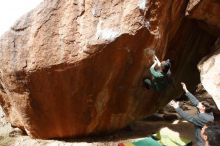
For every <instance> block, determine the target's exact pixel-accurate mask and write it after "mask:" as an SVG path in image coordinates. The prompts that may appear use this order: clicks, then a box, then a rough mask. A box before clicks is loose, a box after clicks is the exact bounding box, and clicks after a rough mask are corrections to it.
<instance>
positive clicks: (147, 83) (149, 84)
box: [144, 78, 155, 89]
mask: <svg viewBox="0 0 220 146" xmlns="http://www.w3.org/2000/svg"><path fill="white" fill-rule="evenodd" d="M144 86H145V87H146V88H147V89H151V88H153V89H154V88H155V87H154V84H153V82H152V81H151V80H150V79H148V78H145V79H144Z"/></svg>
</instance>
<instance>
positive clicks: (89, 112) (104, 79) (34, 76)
mask: <svg viewBox="0 0 220 146" xmlns="http://www.w3.org/2000/svg"><path fill="white" fill-rule="evenodd" d="M186 7H187V1H185V0H178V1H163V0H156V1H155V0H148V1H146V0H139V1H137V0H125V1H120V0H113V1H95V0H86V1H85V0H77V1H76V0H75V1H69V0H45V1H44V2H43V3H41V5H39V6H38V7H37V8H36V9H34V10H33V11H31V12H30V13H28V14H26V15H24V16H23V17H22V18H21V19H20V20H19V21H17V23H16V24H15V25H14V26H13V27H12V28H11V30H9V31H8V32H7V33H5V34H4V35H3V36H2V37H1V40H0V62H1V65H0V103H1V105H2V107H3V110H4V112H5V113H6V116H7V117H8V120H9V121H10V122H11V124H12V125H13V126H15V127H19V128H21V129H23V130H25V131H26V132H27V133H28V134H29V135H30V136H33V137H37V138H53V137H59V138H60V137H70V136H85V135H90V134H100V133H108V132H112V131H114V130H117V129H120V128H123V127H125V126H127V125H128V124H129V123H131V122H132V121H134V120H136V119H138V118H141V117H144V116H147V115H150V114H152V113H154V112H156V111H157V110H158V109H160V108H162V107H163V106H164V105H165V104H166V103H167V102H168V101H169V100H170V98H174V95H172V96H169V95H171V94H170V93H173V92H172V91H171V92H166V93H165V92H161V93H155V92H154V91H152V90H146V89H145V88H144V87H143V85H142V80H143V77H144V76H145V71H146V69H147V68H149V66H150V65H151V63H152V61H151V60H152V55H151V54H150V53H149V52H154V51H155V52H156V54H157V56H158V57H159V58H160V59H161V60H163V59H164V58H167V57H169V58H171V59H173V60H175V63H174V64H173V66H172V68H173V72H174V73H175V77H176V81H177V82H178V81H180V80H182V79H186V80H190V81H191V82H192V84H191V85H194V84H196V83H198V80H197V79H198V78H199V76H198V77H197V78H195V77H194V76H195V75H197V74H196V73H197V72H196V71H195V70H193V71H192V70H191V69H192V68H195V67H196V65H197V63H198V62H199V60H200V59H201V58H202V57H204V56H205V54H207V51H209V47H210V46H211V45H212V44H213V42H214V41H215V40H216V37H215V36H212V35H210V34H209V33H207V32H205V31H203V30H202V29H200V28H199V27H198V25H197V22H195V21H192V20H186V18H184V16H185V9H186ZM183 18H184V19H183ZM198 42H200V43H198ZM197 48H200V49H197ZM146 50H148V51H149V52H148V53H147V54H145V52H147V51H146ZM198 52H202V53H199V54H198ZM181 55H182V56H181ZM186 59H187V60H186ZM188 76H190V78H188ZM175 92H177V90H175ZM177 93H178V92H177Z"/></svg>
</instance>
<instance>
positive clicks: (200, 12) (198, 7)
mask: <svg viewBox="0 0 220 146" xmlns="http://www.w3.org/2000/svg"><path fill="white" fill-rule="evenodd" d="M219 12H220V1H219V0H190V1H189V4H188V6H187V10H186V15H188V16H189V17H191V18H194V19H197V20H200V21H202V22H203V24H201V25H202V27H203V28H205V29H208V30H209V31H211V32H212V33H218V34H220V30H218V29H220V15H219ZM207 24H208V25H207Z"/></svg>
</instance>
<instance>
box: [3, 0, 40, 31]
mask: <svg viewBox="0 0 220 146" xmlns="http://www.w3.org/2000/svg"><path fill="white" fill-rule="evenodd" d="M42 1H43V0H0V35H2V34H3V33H4V32H5V31H7V30H9V29H10V27H11V26H12V25H13V24H14V23H15V21H16V20H18V19H19V18H20V17H21V16H22V15H23V14H25V13H27V12H29V11H30V10H32V9H33V8H35V7H36V6H37V5H38V4H40V2H42Z"/></svg>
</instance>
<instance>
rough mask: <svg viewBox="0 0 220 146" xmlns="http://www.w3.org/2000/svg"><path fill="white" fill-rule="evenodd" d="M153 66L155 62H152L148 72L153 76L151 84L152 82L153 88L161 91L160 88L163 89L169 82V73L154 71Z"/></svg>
mask: <svg viewBox="0 0 220 146" xmlns="http://www.w3.org/2000/svg"><path fill="white" fill-rule="evenodd" d="M155 66H156V64H153V65H152V66H151V67H150V73H151V74H152V76H153V80H152V84H153V88H154V89H155V90H157V91H161V90H163V89H165V88H166V87H167V86H168V84H169V80H168V78H169V77H168V76H169V74H163V73H161V72H160V71H156V70H155Z"/></svg>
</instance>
